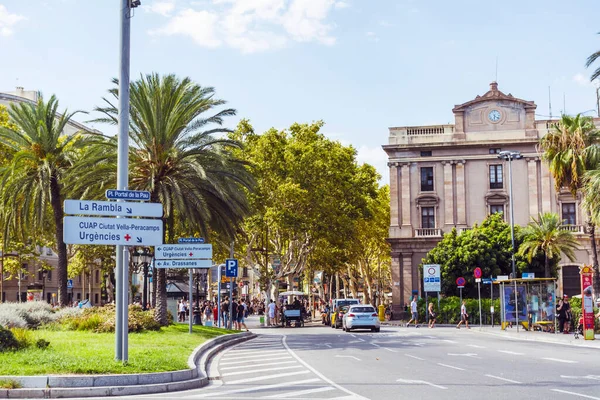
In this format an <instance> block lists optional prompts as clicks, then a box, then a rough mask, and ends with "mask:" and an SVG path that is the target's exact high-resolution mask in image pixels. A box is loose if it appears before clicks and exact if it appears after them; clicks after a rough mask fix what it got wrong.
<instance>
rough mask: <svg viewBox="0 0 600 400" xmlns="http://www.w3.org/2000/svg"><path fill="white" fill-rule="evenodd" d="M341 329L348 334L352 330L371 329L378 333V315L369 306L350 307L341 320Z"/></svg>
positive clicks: (373, 308)
mask: <svg viewBox="0 0 600 400" xmlns="http://www.w3.org/2000/svg"><path fill="white" fill-rule="evenodd" d="M342 329H343V330H345V331H346V332H350V331H351V330H352V329H371V331H373V332H379V329H380V324H379V315H378V314H377V310H375V307H373V306H370V305H353V306H350V308H349V309H348V311H347V312H346V314H344V318H343V320H342Z"/></svg>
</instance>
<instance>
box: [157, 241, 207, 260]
mask: <svg viewBox="0 0 600 400" xmlns="http://www.w3.org/2000/svg"><path fill="white" fill-rule="evenodd" d="M154 258H156V259H157V260H193V259H208V260H210V259H212V244H206V243H205V244H163V245H161V246H159V247H157V248H156V251H155V252H154Z"/></svg>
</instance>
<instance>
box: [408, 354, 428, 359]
mask: <svg viewBox="0 0 600 400" xmlns="http://www.w3.org/2000/svg"><path fill="white" fill-rule="evenodd" d="M405 356H406V357H410V358H414V359H416V360H421V361H425V359H424V358H421V357H417V356H413V355H412V354H405Z"/></svg>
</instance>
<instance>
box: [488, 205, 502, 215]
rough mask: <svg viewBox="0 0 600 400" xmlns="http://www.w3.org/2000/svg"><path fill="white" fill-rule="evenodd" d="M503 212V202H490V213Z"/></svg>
mask: <svg viewBox="0 0 600 400" xmlns="http://www.w3.org/2000/svg"><path fill="white" fill-rule="evenodd" d="M496 213H501V214H504V204H490V214H496Z"/></svg>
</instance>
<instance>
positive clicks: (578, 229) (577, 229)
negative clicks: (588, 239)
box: [560, 225, 585, 235]
mask: <svg viewBox="0 0 600 400" xmlns="http://www.w3.org/2000/svg"><path fill="white" fill-rule="evenodd" d="M560 229H561V230H563V231H569V232H573V233H576V234H580V235H583V234H585V229H584V227H583V225H561V227H560Z"/></svg>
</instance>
